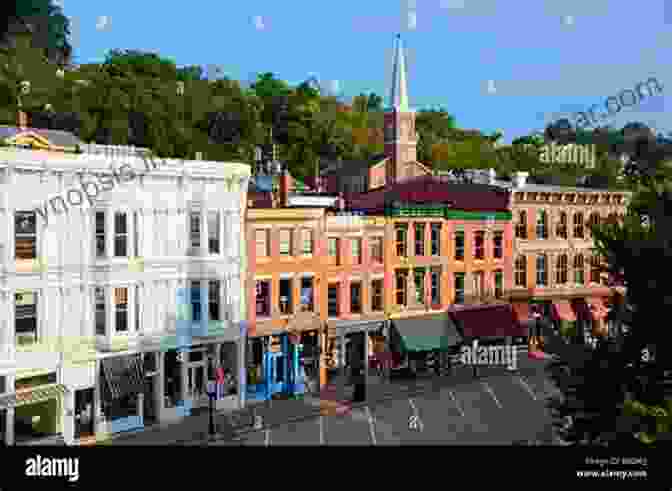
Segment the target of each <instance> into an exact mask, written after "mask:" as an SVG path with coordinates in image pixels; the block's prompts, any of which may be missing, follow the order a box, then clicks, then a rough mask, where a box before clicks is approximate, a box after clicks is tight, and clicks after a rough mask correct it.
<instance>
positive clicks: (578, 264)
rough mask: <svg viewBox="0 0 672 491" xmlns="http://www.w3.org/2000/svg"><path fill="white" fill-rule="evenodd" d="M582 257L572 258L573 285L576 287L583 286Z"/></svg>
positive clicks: (579, 255)
mask: <svg viewBox="0 0 672 491" xmlns="http://www.w3.org/2000/svg"><path fill="white" fill-rule="evenodd" d="M583 275H584V271H583V256H582V255H581V254H577V255H576V256H574V283H576V284H577V285H583Z"/></svg>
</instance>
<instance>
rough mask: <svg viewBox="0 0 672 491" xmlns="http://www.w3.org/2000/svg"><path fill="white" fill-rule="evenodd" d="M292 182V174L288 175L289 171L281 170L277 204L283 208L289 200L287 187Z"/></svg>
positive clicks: (288, 187)
mask: <svg viewBox="0 0 672 491" xmlns="http://www.w3.org/2000/svg"><path fill="white" fill-rule="evenodd" d="M291 183H292V176H290V175H289V172H287V171H286V170H283V171H282V173H281V174H280V190H279V191H280V202H279V203H278V206H279V207H280V208H284V207H285V206H287V203H288V202H289V189H290V187H291Z"/></svg>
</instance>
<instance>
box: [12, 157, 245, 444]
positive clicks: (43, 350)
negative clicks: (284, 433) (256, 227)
mask: <svg viewBox="0 0 672 491" xmlns="http://www.w3.org/2000/svg"><path fill="white" fill-rule="evenodd" d="M115 160H116V161H115V162H111V160H110V158H109V157H106V156H105V155H91V154H79V155H74V154H73V155H66V154H55V153H53V152H52V153H50V152H42V151H30V150H16V149H12V150H9V149H7V150H4V149H2V150H0V378H2V377H4V391H5V396H2V395H1V394H0V412H1V411H3V410H4V411H6V414H5V416H4V418H0V425H2V424H4V428H2V427H0V437H3V438H4V439H5V440H6V441H7V442H9V443H13V442H14V421H13V420H14V411H15V408H16V410H17V411H24V412H25V411H26V409H25V408H26V407H29V405H27V404H25V403H21V404H19V403H17V402H16V401H17V400H18V399H20V397H19V395H21V397H23V396H24V395H25V394H23V393H21V394H19V392H16V394H15V395H14V396H12V393H14V391H15V387H16V388H17V390H18V387H19V385H20V384H19V383H18V381H20V380H21V379H25V378H26V377H35V376H41V375H45V374H54V373H55V374H56V375H55V376H56V381H55V385H56V386H58V387H60V392H61V394H62V397H58V398H57V401H58V412H59V416H58V418H57V419H58V421H57V426H56V428H55V429H54V430H51V431H52V432H55V433H60V434H61V435H62V437H63V439H64V440H65V442H66V443H69V444H70V443H76V441H77V438H76V433H78V431H76V430H75V426H76V423H75V421H76V420H77V421H79V420H80V419H81V414H79V412H78V411H79V409H78V408H76V407H75V406H76V401H75V399H76V397H75V393H76V392H77V391H80V390H82V391H85V390H87V389H92V390H93V391H94V394H95V396H94V397H93V401H92V403H91V404H90V405H89V406H88V409H87V410H88V411H89V415H88V416H87V417H89V418H91V419H92V420H93V421H94V423H93V424H94V433H95V435H96V436H99V435H100V434H101V433H114V432H115V430H114V429H113V428H111V427H110V424H111V423H110V421H106V418H105V417H103V415H102V404H101V402H100V401H101V390H102V389H101V386H102V385H104V384H106V383H107V382H104V381H103V377H102V375H101V372H102V371H103V370H102V369H101V362H102V360H104V359H108V358H111V357H117V356H129V355H134V354H138V353H142V359H143V360H144V363H146V364H147V366H153V367H154V370H153V372H152V373H149V372H147V373H144V372H143V376H144V375H146V376H147V377H152V376H153V377H154V379H152V380H153V382H152V383H151V384H150V383H149V382H148V386H150V385H151V390H150V393H148V394H143V393H138V394H137V401H136V402H137V408H138V409H137V412H138V413H139V414H138V415H137V416H138V417H139V419H137V418H136V419H137V421H139V422H140V423H139V424H140V426H144V423H142V421H143V408H146V407H147V404H146V403H144V402H143V399H144V398H146V397H151V398H153V399H154V407H153V409H152V411H153V413H155V414H154V416H155V419H156V422H160V421H166V420H171V419H175V418H179V417H180V416H181V415H183V414H185V413H188V412H189V407H190V406H191V405H197V404H200V403H201V402H202V396H203V393H202V392H203V387H202V385H203V380H207V378H208V373H207V372H208V370H209V369H210V368H211V367H210V366H206V363H208V362H207V361H206V360H207V359H208V357H212V358H214V363H213V364H212V365H211V366H212V367H217V366H219V365H220V362H221V361H222V359H223V356H224V355H223V354H222V350H223V348H222V346H224V345H225V344H227V343H235V345H236V350H230V351H232V352H234V353H235V357H236V358H237V360H236V361H235V365H236V366H235V369H234V368H233V367H232V368H231V371H232V372H233V373H234V374H236V375H238V376H239V377H240V374H242V373H244V371H243V370H242V367H243V357H244V349H243V348H244V336H245V334H244V333H245V330H244V322H243V319H245V318H246V312H245V309H246V305H245V295H243V294H242V293H243V291H244V278H245V277H246V275H245V271H246V266H247V265H246V259H245V249H244V247H243V245H242V244H244V243H245V238H244V230H245V228H244V224H243V220H244V217H245V207H246V204H247V196H246V193H247V186H248V180H249V177H250V168H249V166H248V165H245V164H236V163H222V162H204V161H181V160H162V159H156V160H154V161H152V162H153V163H149V161H147V160H142V159H141V158H140V157H135V156H125V157H123V158H121V159H115ZM124 165H126V167H124V169H125V170H122V171H121V172H118V174H117V177H114V176H113V174H112V171H111V168H115V169H120V167H121V166H124ZM131 169H133V170H135V173H133V172H132V171H131ZM143 174H144V175H143ZM83 182H85V183H87V182H88V183H91V182H97V183H98V189H99V193H96V194H98V195H97V196H93V195H94V192H93V187H92V186H93V185H89V186H88V187H86V185H84V184H82V183H83ZM110 183H112V184H110ZM105 186H106V187H105ZM85 188H86V189H88V192H89V194H90V195H92V199H91V201H90V202H91V203H92V205H91V204H90V202H89V201H87V199H86V196H85V195H83V194H82V193H81V192H80V191H81V190H83V189H85ZM101 188H102V189H107V190H101ZM76 190H80V191H76ZM59 197H60V198H63V199H62V200H61V199H60V198H59ZM81 201H83V203H81V204H79V203H80V202H81ZM64 207H65V208H64ZM36 209H38V210H39V211H37V212H36ZM17 213H18V215H17ZM25 213H28V214H25ZM22 216H23V217H26V219H27V220H28V222H26V223H27V226H26V228H21V226H20V225H19V222H17V221H16V220H17V217H19V219H20V217H22ZM31 220H34V221H35V226H34V227H33V226H32V225H31V223H30V221H31ZM20 232H27V234H26V233H24V234H21V233H20ZM17 256H21V257H17ZM194 282H198V283H194ZM197 286H200V297H199V296H198V293H196V294H195V295H197V300H198V301H197V302H196V303H194V297H193V295H194V293H189V295H190V296H192V298H186V302H187V303H189V304H191V307H189V308H187V309H186V310H187V311H189V315H192V316H194V315H195V317H198V316H199V315H198V313H197V312H196V310H197V309H198V307H195V306H194V305H198V303H200V312H201V313H200V318H201V321H200V322H199V321H193V322H190V321H188V320H187V324H184V319H188V317H181V312H184V309H181V308H180V307H179V305H178V298H179V295H180V292H181V291H182V290H181V289H182V288H196V287H197ZM210 288H212V291H210ZM17 295H18V296H17ZM22 299H28V300H22ZM22 302H24V303H25V302H27V303H28V304H27V305H24V304H23V303H22ZM192 307H193V309H192ZM17 312H19V316H20V317H21V320H22V322H23V324H21V326H22V327H21V332H19V333H17V332H16V329H15V327H16V326H17V325H18V324H17V322H18V321H17V318H16V315H17ZM25 316H34V317H35V320H34V321H33V320H29V321H28V322H27V323H26V321H25V319H24V317H25ZM31 322H34V324H35V328H34V329H33V328H32V327H31V326H32V324H31ZM185 325H187V326H188V327H187V329H186V331H185V330H184V329H183V328H182V327H183V326H185ZM185 336H186V341H185ZM197 345H202V346H206V347H207V348H204V351H207V354H206V353H202V354H201V355H202V358H203V359H204V360H203V361H202V362H193V363H191V364H190V363H189V360H190V359H191V358H189V360H187V361H186V362H184V363H182V365H181V368H179V370H180V372H179V375H175V377H176V378H181V381H180V382H181V383H177V382H176V387H178V389H176V390H177V392H178V393H179V394H178V395H177V396H176V399H177V400H179V401H181V403H182V405H181V406H180V407H181V408H182V409H179V410H178V409H175V407H177V404H172V407H167V406H171V405H170V404H167V403H166V404H164V400H167V399H168V396H165V394H164V393H165V391H166V387H165V383H166V382H165V376H164V375H165V374H164V359H165V354H166V352H167V351H170V350H174V349H175V348H176V347H177V348H183V347H184V346H186V347H187V350H188V349H189V347H193V346H197ZM180 356H184V355H180ZM189 356H190V355H189ZM148 358H151V362H148V361H147V359H148ZM194 358H196V357H194ZM210 363H212V362H210ZM176 373H177V372H176ZM211 373H212V372H211ZM210 376H211V375H210ZM0 382H2V380H0ZM51 382H54V380H51ZM238 382H239V383H238V388H239V389H240V390H238V393H237V394H236V395H235V397H230V396H229V394H228V393H227V397H222V398H221V400H220V401H218V405H219V406H222V405H224V406H226V405H230V406H232V407H236V406H239V405H241V404H244V377H243V378H242V379H241V378H239V380H238ZM171 383H172V380H171ZM196 384H198V386H199V387H198V389H196V388H195V386H196ZM2 387H3V384H2V383H0V391H2V390H3V389H2ZM241 387H242V388H241ZM26 390H27V389H26ZM56 392H58V391H56ZM196 392H198V394H197V395H195V394H196ZM26 394H27V393H26ZM238 394H240V396H239V395H238ZM197 396H198V397H197ZM3 397H4V399H3ZM26 397H28V395H26ZM87 397H88V396H87ZM77 398H79V399H82V400H84V399H86V397H84V396H82V397H79V395H78V396H77ZM197 399H198V400H197ZM12 401H14V402H12ZM77 404H79V403H77ZM84 405H85V406H86V404H84ZM185 407H186V409H185ZM19 408H23V409H19ZM80 412H81V411H80ZM17 414H18V413H17ZM3 419H4V423H3ZM38 419H39V418H38ZM108 419H109V418H108ZM33 420H34V418H33ZM131 426H132V425H131ZM136 426H137V425H136ZM3 430H4V431H3ZM87 433H89V432H87ZM3 434H4V436H3Z"/></svg>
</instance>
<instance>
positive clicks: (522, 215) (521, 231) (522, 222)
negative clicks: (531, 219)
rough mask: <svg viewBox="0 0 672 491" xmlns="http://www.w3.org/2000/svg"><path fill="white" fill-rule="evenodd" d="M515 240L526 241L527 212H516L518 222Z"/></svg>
mask: <svg viewBox="0 0 672 491" xmlns="http://www.w3.org/2000/svg"><path fill="white" fill-rule="evenodd" d="M516 238H518V239H523V240H525V239H527V212H526V211H519V212H518V222H517V223H516Z"/></svg>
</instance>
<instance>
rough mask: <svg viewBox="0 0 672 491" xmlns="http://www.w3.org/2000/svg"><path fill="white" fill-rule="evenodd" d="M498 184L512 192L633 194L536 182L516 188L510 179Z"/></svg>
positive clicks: (614, 190)
mask: <svg viewBox="0 0 672 491" xmlns="http://www.w3.org/2000/svg"><path fill="white" fill-rule="evenodd" d="M495 185H496V186H500V187H503V188H506V189H510V190H511V191H512V192H515V191H531V192H538V193H605V192H607V193H621V194H632V193H631V192H630V191H626V190H621V189H600V188H589V187H574V186H553V185H548V184H534V183H526V184H525V185H524V186H522V187H520V188H516V187H515V186H514V183H513V182H509V181H500V180H497V181H496V182H495Z"/></svg>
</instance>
